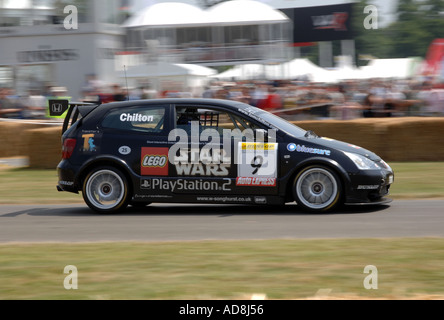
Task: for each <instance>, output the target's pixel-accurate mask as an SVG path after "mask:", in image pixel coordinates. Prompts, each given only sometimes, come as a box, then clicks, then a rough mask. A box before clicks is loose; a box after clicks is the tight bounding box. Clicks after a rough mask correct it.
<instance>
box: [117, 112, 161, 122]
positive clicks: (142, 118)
mask: <svg viewBox="0 0 444 320" xmlns="http://www.w3.org/2000/svg"><path fill="white" fill-rule="evenodd" d="M120 121H122V122H153V121H154V117H153V116H146V115H143V114H140V113H133V114H130V113H123V114H121V115H120Z"/></svg>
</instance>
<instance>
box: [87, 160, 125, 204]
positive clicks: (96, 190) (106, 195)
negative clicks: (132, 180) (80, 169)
mask: <svg viewBox="0 0 444 320" xmlns="http://www.w3.org/2000/svg"><path fill="white" fill-rule="evenodd" d="M82 191H83V192H82V193H83V199H84V200H85V202H86V204H87V205H88V206H89V207H90V208H91V209H93V210H95V211H97V212H99V213H115V212H118V211H120V210H123V209H124V208H126V207H127V205H128V198H129V196H128V181H127V179H126V177H125V175H124V174H122V172H121V171H120V170H118V169H116V168H113V167H100V168H95V169H93V170H92V171H91V172H89V174H88V175H87V176H86V179H85V180H84V182H83V189H82Z"/></svg>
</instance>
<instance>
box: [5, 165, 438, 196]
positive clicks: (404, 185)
mask: <svg viewBox="0 0 444 320" xmlns="http://www.w3.org/2000/svg"><path fill="white" fill-rule="evenodd" d="M390 165H391V166H392V168H393V169H394V171H395V183H394V184H393V186H392V188H391V197H392V198H394V199H415V198H416V199H418V198H422V199H424V198H444V183H443V181H444V162H418V163H400V162H395V163H390ZM57 181H58V179H57V172H56V171H55V170H32V169H28V168H18V169H8V168H0V204H51V203H81V202H83V199H82V197H81V195H76V194H70V193H66V192H57V190H56V185H57Z"/></svg>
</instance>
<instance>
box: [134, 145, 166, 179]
mask: <svg viewBox="0 0 444 320" xmlns="http://www.w3.org/2000/svg"><path fill="white" fill-rule="evenodd" d="M140 173H141V175H143V176H168V148H142V153H141V165H140Z"/></svg>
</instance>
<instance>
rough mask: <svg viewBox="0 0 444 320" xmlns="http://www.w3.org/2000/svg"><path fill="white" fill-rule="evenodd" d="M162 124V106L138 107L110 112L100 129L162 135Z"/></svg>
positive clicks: (163, 117) (163, 120)
mask: <svg viewBox="0 0 444 320" xmlns="http://www.w3.org/2000/svg"><path fill="white" fill-rule="evenodd" d="M164 123H165V107H164V106H138V107H129V108H124V109H116V110H113V111H111V112H110V113H108V114H107V115H106V116H105V118H104V119H103V121H102V127H103V128H109V129H116V130H123V131H136V132H142V133H162V132H163V131H164V129H165V125H164Z"/></svg>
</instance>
